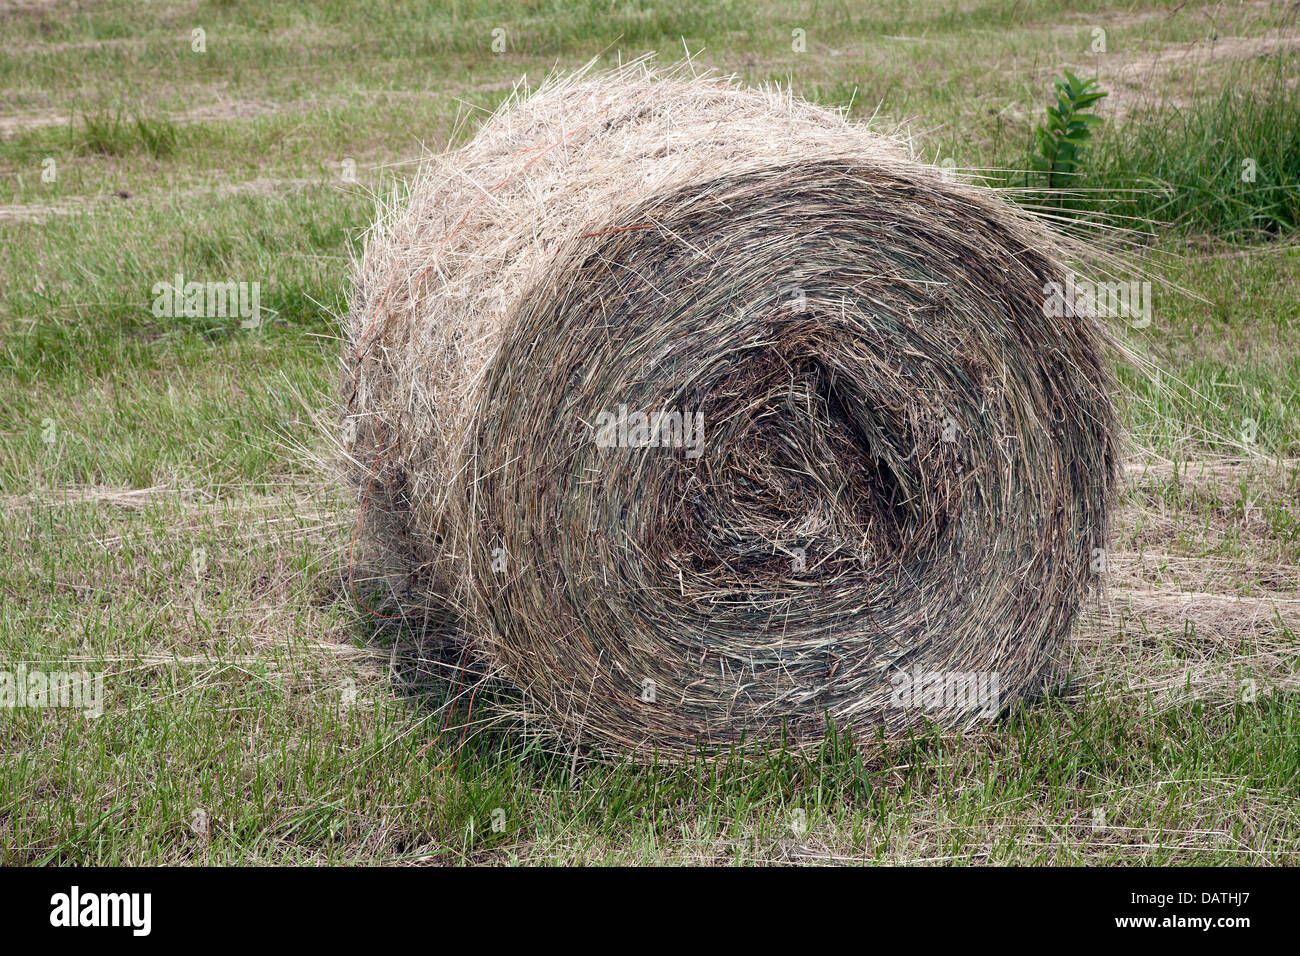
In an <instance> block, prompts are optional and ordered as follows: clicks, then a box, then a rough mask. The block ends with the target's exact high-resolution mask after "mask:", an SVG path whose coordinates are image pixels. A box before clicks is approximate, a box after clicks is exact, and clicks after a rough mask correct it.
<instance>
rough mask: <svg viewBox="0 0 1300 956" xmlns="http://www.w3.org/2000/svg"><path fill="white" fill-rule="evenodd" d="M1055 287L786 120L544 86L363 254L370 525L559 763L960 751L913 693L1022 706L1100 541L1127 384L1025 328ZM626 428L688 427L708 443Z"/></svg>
mask: <svg viewBox="0 0 1300 956" xmlns="http://www.w3.org/2000/svg"><path fill="white" fill-rule="evenodd" d="M1065 271H1066V270H1065V267H1064V265H1063V264H1062V257H1061V254H1060V252H1059V249H1058V246H1057V245H1056V243H1055V242H1054V241H1053V240H1052V238H1051V237H1050V236H1049V235H1048V234H1047V233H1046V231H1045V230H1043V229H1042V228H1041V227H1039V226H1038V225H1036V224H1035V223H1033V222H1031V221H1029V220H1028V219H1027V218H1026V217H1025V216H1023V215H1021V214H1019V213H1017V212H1015V211H1013V210H1012V209H1010V208H1009V207H1008V206H1007V205H1006V204H1005V203H1003V202H1002V201H1000V200H999V199H998V198H997V197H996V196H994V195H992V194H991V193H989V192H988V191H986V190H982V189H980V188H978V187H974V186H970V185H966V184H961V183H956V182H949V181H946V180H945V178H944V177H943V176H942V174H941V173H940V171H938V170H935V169H933V168H931V167H927V166H924V165H922V164H919V163H917V162H915V161H913V160H912V159H910V158H909V156H908V155H907V153H906V151H905V150H903V149H902V148H900V146H899V145H898V144H896V143H894V142H892V141H890V140H887V139H885V138H882V137H879V136H876V135H873V134H871V133H869V132H867V131H865V130H863V129H862V128H860V127H857V126H855V125H852V124H849V123H846V122H845V121H844V120H843V119H842V118H841V117H840V116H839V115H838V114H836V113H831V112H827V111H824V110H822V109H819V108H816V107H814V106H811V105H809V104H806V103H803V102H800V101H797V100H793V99H792V98H790V97H789V96H788V95H785V94H779V93H774V92H769V91H757V90H745V89H737V88H734V87H732V86H730V85H727V84H725V83H720V82H718V81H716V80H683V79H677V78H655V77H653V76H651V75H650V74H649V72H648V71H647V70H646V68H645V67H644V66H643V65H640V64H637V65H634V66H633V67H630V68H626V69H623V70H621V71H618V72H616V73H613V74H606V75H603V76H595V77H576V78H572V79H569V80H563V81H558V82H551V83H549V84H548V85H546V86H545V87H544V88H543V89H542V90H540V91H539V92H538V93H536V94H534V95H533V96H531V97H528V98H527V99H524V100H522V101H519V102H512V103H510V104H508V105H507V107H505V108H503V109H502V110H501V111H500V112H498V113H497V114H496V115H495V116H494V117H492V119H491V120H489V121H488V122H487V123H486V124H485V125H484V126H483V128H482V130H481V131H480V132H479V133H478V135H477V136H476V137H475V138H474V140H473V141H472V142H471V143H470V144H469V145H468V146H466V147H464V148H462V149H460V150H457V151H455V152H452V153H449V154H446V155H444V156H441V157H439V158H438V159H437V160H436V161H435V162H434V163H433V164H432V165H431V166H430V167H429V168H428V170H427V171H425V172H424V173H423V174H422V175H421V177H420V178H419V179H418V180H417V181H416V182H415V183H414V184H413V187H412V189H411V192H410V195H409V197H407V198H405V199H404V200H402V201H401V202H398V203H395V204H394V205H393V206H392V207H390V208H389V209H387V210H386V211H385V213H384V214H383V215H382V216H381V218H380V221H379V223H378V224H377V226H376V228H375V230H374V231H373V233H372V235H371V236H370V237H369V239H368V241H367V243H366V246H365V251H364V254H363V255H362V257H361V260H360V263H359V266H358V270H357V277H356V289H355V295H354V300H353V305H352V310H351V314H350V317H349V327H348V332H349V341H348V345H347V348H346V351H345V362H344V364H345V369H344V375H343V406H344V411H343V414H344V424H345V435H346V441H345V445H346V452H347V456H348V460H349V463H350V464H349V469H348V474H349V478H350V480H351V481H352V483H353V484H354V485H355V487H357V489H358V490H359V493H360V496H361V498H362V499H363V500H364V501H365V507H366V520H365V522H364V531H363V534H364V535H365V536H366V537H367V539H368V541H370V542H371V543H375V544H379V545H384V546H386V547H387V549H388V551H389V553H391V554H394V555H397V556H398V560H399V563H400V565H401V567H402V568H404V569H405V570H407V571H409V572H410V579H411V580H419V581H424V582H431V583H430V584H429V585H428V586H430V587H433V588H436V589H437V590H438V591H439V592H440V593H442V594H444V595H445V596H449V597H450V598H451V599H452V600H453V601H454V603H455V605H456V606H457V607H458V608H459V609H460V610H461V612H462V615H463V617H464V620H465V621H466V626H467V628H468V630H469V635H470V640H471V641H472V650H473V653H474V654H475V655H477V656H479V657H480V659H481V660H482V661H483V662H485V663H486V664H487V665H488V666H489V667H490V668H491V669H492V671H493V672H494V673H496V674H498V675H500V676H501V677H503V678H504V679H506V680H508V681H509V682H510V683H512V684H513V685H515V686H516V687H518V688H519V689H520V690H521V691H522V692H523V699H524V700H525V701H526V702H527V706H528V710H529V714H530V716H531V718H532V719H533V721H534V723H535V724H538V725H540V726H541V727H543V728H545V729H546V730H547V731H548V732H551V733H556V734H558V735H560V736H561V737H563V738H565V739H566V740H570V741H573V740H581V741H583V742H586V743H590V744H594V745H595V746H596V747H598V748H600V749H606V750H620V751H621V750H625V749H627V748H643V749H645V750H649V749H652V748H653V749H658V750H660V751H669V752H680V751H686V750H689V749H692V748H694V747H695V746H697V744H698V742H700V741H704V742H706V743H708V744H711V745H725V744H728V743H732V742H735V741H738V740H740V739H742V738H745V737H748V738H753V737H756V736H763V735H766V734H769V733H774V732H778V731H782V730H783V731H784V732H786V733H787V734H789V736H790V738H791V739H792V740H793V741H794V742H795V743H796V744H797V745H802V744H806V743H811V742H815V741H817V740H819V739H820V737H821V735H822V734H823V732H824V729H825V718H826V717H827V716H829V717H831V718H832V719H834V720H835V721H837V722H838V723H839V724H841V725H842V726H843V725H848V726H852V727H854V728H855V729H856V730H858V731H860V732H862V731H874V729H875V728H878V727H883V728H884V729H885V730H886V732H887V733H888V734H891V735H894V734H899V733H902V732H903V731H904V730H905V729H906V728H908V727H909V726H912V725H915V723H916V722H917V721H918V720H920V719H921V718H927V719H931V720H936V721H938V722H939V723H941V724H943V725H945V726H951V727H958V726H968V725H970V724H971V723H972V722H973V721H975V720H977V719H978V718H979V716H980V714H979V713H976V712H974V711H972V710H971V709H970V708H961V707H957V708H953V707H946V708H926V707H924V706H899V700H898V688H899V686H900V675H907V676H905V677H904V678H903V679H902V680H903V682H904V683H905V682H906V681H907V680H909V679H911V675H919V674H944V673H947V674H975V673H978V674H993V675H996V680H997V685H996V686H997V690H998V692H999V694H1000V698H1001V706H1005V705H1006V704H1008V703H1010V702H1012V701H1014V700H1016V699H1018V698H1019V697H1021V696H1022V695H1024V694H1025V693H1027V692H1029V691H1031V690H1033V689H1034V688H1036V687H1037V686H1038V684H1039V683H1040V681H1041V677H1042V674H1043V671H1044V668H1045V666H1046V665H1047V663H1048V662H1049V660H1050V659H1051V658H1052V656H1053V654H1054V653H1055V651H1056V650H1057V649H1058V648H1059V647H1060V645H1061V643H1062V641H1063V640H1064V638H1065V636H1066V635H1067V633H1068V631H1069V628H1070V625H1071V622H1072V620H1073V618H1074V615H1075V612H1076V610H1077V608H1078V606H1079V603H1080V601H1081V600H1082V599H1083V597H1084V595H1085V594H1086V592H1087V590H1088V588H1089V586H1090V582H1091V578H1092V575H1091V572H1090V568H1089V564H1090V560H1091V556H1092V553H1093V549H1094V548H1101V547H1104V545H1105V528H1106V513H1107V505H1108V502H1109V500H1110V494H1111V487H1112V483H1113V480H1114V475H1115V468H1116V461H1117V449H1116V440H1115V421H1114V412H1113V409H1112V404H1111V399H1110V396H1111V395H1112V394H1113V383H1112V380H1111V376H1110V373H1109V372H1108V370H1107V367H1106V364H1105V363H1104V361H1103V360H1102V352H1103V349H1104V348H1105V344H1106V338H1105V334H1104V332H1103V330H1102V329H1100V328H1099V327H1098V326H1097V325H1096V323H1095V322H1093V321H1092V320H1089V319H1086V318H1084V319H1080V318H1052V317H1049V316H1047V315H1045V314H1044V309H1043V299H1044V289H1045V288H1046V287H1047V284H1048V283H1049V282H1052V281H1058V282H1060V281H1063V278H1064V275H1065ZM637 412H645V413H650V414H653V413H657V412H678V413H682V412H684V413H686V414H687V415H688V416H695V415H700V414H702V415H703V422H704V426H703V434H704V440H703V446H702V449H701V451H702V453H701V454H699V455H698V456H696V455H695V454H694V451H695V449H694V447H691V446H689V445H688V444H687V442H686V440H685V438H686V436H685V435H684V434H683V433H677V432H675V433H674V434H673V436H672V437H673V438H674V439H677V438H680V439H682V440H681V441H680V442H678V444H679V445H684V446H686V447H658V446H657V445H653V446H650V447H646V446H644V443H643V442H642V441H638V439H644V438H645V435H643V434H640V435H639V434H638V433H637V432H636V427H635V426H637V425H639V424H640V422H639V419H637V418H636V417H635V414H636V413H637ZM602 413H613V414H614V415H615V416H622V418H623V420H624V423H625V424H627V421H626V420H627V419H630V420H631V421H630V424H631V425H632V426H633V430H632V432H631V433H628V432H627V431H626V430H625V429H623V430H620V429H619V428H616V429H615V437H616V439H617V440H616V442H615V445H616V447H605V446H607V445H609V442H608V441H603V440H598V439H601V438H602V436H601V435H600V434H598V432H599V431H600V429H601V427H602V423H604V422H608V419H607V418H604V419H602V418H601V417H600V416H601V415H602ZM689 420H690V421H695V419H694V418H693V417H692V418H690V419H689ZM603 437H604V438H609V435H608V434H605V435H604V436H603ZM647 690H648V691H649V693H647ZM647 697H649V698H652V699H646V698H647ZM913 703H916V702H915V701H914V702H913Z"/></svg>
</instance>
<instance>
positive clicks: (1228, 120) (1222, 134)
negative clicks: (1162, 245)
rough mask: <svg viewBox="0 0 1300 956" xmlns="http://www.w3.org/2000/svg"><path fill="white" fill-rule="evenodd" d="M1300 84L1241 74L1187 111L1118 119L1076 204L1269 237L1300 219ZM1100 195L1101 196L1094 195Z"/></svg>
mask: <svg viewBox="0 0 1300 956" xmlns="http://www.w3.org/2000/svg"><path fill="white" fill-rule="evenodd" d="M1297 116H1300V87H1297V86H1296V85H1295V84H1294V82H1293V81H1292V82H1288V81H1287V80H1286V79H1284V78H1283V77H1281V76H1275V77H1274V78H1273V79H1272V81H1271V82H1270V81H1267V80H1266V81H1265V82H1264V83H1263V84H1260V85H1254V84H1251V83H1249V82H1234V83H1231V84H1230V85H1228V86H1225V87H1224V88H1223V89H1222V90H1221V91H1219V93H1218V94H1217V95H1216V96H1214V97H1213V98H1211V99H1208V100H1205V101H1203V102H1199V103H1197V104H1195V105H1194V106H1191V107H1189V108H1186V109H1177V108H1175V109H1168V110H1164V111H1159V112H1151V113H1144V114H1142V115H1141V116H1140V117H1136V118H1134V119H1131V120H1130V121H1129V122H1127V123H1125V124H1123V125H1122V126H1121V125H1111V126H1110V127H1108V128H1107V129H1106V130H1105V132H1104V134H1103V135H1102V136H1101V137H1100V139H1099V141H1098V142H1097V143H1096V144H1095V146H1094V147H1093V148H1092V149H1091V150H1090V155H1089V161H1088V163H1087V164H1086V170H1085V171H1084V172H1083V173H1082V174H1081V175H1080V176H1078V177H1076V178H1075V179H1074V181H1073V182H1071V183H1070V184H1069V186H1068V187H1067V188H1069V189H1071V190H1077V191H1079V192H1080V193H1081V194H1083V195H1084V196H1085V197H1087V198H1086V199H1084V200H1083V201H1081V202H1079V203H1077V204H1076V207H1077V208H1083V209H1089V208H1090V209H1092V210H1094V211H1100V212H1102V213H1104V214H1105V215H1106V216H1107V217H1109V218H1110V219H1111V220H1112V221H1115V222H1118V223H1121V224H1124V225H1130V224H1134V223H1140V222H1149V223H1151V224H1152V225H1154V226H1157V227H1162V226H1167V227H1172V228H1173V229H1174V230H1175V231H1176V232H1178V233H1180V234H1183V235H1187V234H1192V233H1202V234H1203V233H1214V234H1217V235H1221V236H1227V237H1233V238H1241V239H1245V240H1250V239H1261V238H1262V239H1267V238H1272V237H1277V236H1279V235H1285V234H1288V233H1292V232H1294V231H1295V229H1296V227H1297V225H1300V123H1297V122H1296V117H1297ZM1093 197H1097V198H1095V199H1094V198H1093Z"/></svg>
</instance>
